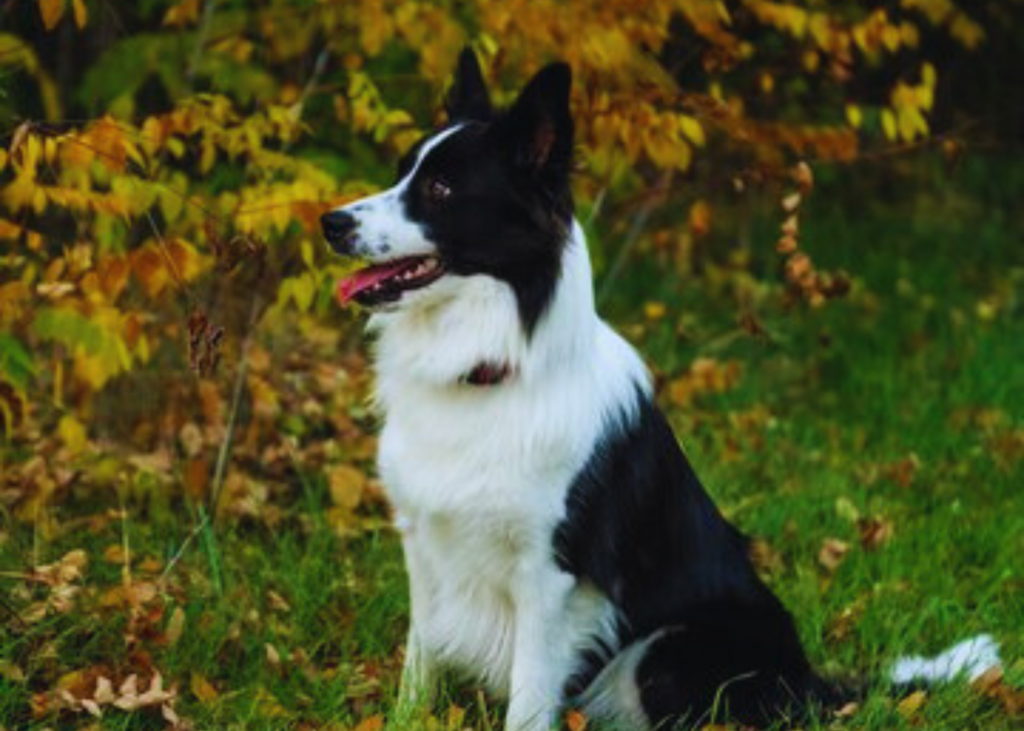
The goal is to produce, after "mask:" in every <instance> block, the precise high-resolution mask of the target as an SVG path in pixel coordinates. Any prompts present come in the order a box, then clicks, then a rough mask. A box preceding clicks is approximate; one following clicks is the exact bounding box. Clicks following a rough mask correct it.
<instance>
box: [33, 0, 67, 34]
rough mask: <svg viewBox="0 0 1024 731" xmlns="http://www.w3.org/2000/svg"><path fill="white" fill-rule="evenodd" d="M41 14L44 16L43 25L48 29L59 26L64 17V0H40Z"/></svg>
mask: <svg viewBox="0 0 1024 731" xmlns="http://www.w3.org/2000/svg"><path fill="white" fill-rule="evenodd" d="M38 2H39V14H40V15H41V16H42V17H43V26H44V27H45V28H46V30H47V31H51V30H53V29H54V28H56V27H57V24H58V23H59V22H60V19H61V18H62V17H64V0H38Z"/></svg>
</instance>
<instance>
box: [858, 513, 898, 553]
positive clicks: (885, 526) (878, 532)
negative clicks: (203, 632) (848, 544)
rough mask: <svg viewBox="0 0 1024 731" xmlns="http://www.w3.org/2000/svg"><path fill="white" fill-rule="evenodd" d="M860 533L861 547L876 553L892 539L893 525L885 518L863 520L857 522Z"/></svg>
mask: <svg viewBox="0 0 1024 731" xmlns="http://www.w3.org/2000/svg"><path fill="white" fill-rule="evenodd" d="M857 530H859V531H860V545H861V546H863V547H864V550H866V551H874V550H876V549H878V548H880V547H881V546H883V545H884V544H886V543H888V542H889V540H890V539H891V538H892V534H893V525H892V523H891V522H890V521H888V520H885V519H884V518H863V519H861V520H859V521H857Z"/></svg>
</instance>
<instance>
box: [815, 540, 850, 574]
mask: <svg viewBox="0 0 1024 731" xmlns="http://www.w3.org/2000/svg"><path fill="white" fill-rule="evenodd" d="M849 550H850V544H848V543H847V542H846V541H841V540H839V539H838V538H826V539H825V540H824V541H822V543H821V550H820V551H818V563H819V564H821V565H822V567H823V568H824V569H825V570H826V571H828V572H829V573H833V572H834V571H835V570H836V569H838V568H839V565H840V564H841V563H842V562H843V559H845V558H846V554H847V553H848V552H849Z"/></svg>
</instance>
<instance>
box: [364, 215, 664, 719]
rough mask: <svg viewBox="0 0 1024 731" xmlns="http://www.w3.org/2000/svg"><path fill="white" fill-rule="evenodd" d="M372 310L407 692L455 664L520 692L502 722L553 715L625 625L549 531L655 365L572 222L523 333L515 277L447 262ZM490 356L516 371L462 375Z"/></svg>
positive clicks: (498, 689)
mask: <svg viewBox="0 0 1024 731" xmlns="http://www.w3.org/2000/svg"><path fill="white" fill-rule="evenodd" d="M371 328H372V329H373V330H374V331H376V333H377V335H378V340H377V344H376V367H377V377H378V379H377V394H376V397H377V403H378V406H379V408H380V410H381V411H382V412H383V416H384V430H383V433H382V434H381V439H380V454H379V466H380V472H381V476H382V477H383V480H384V483H385V485H386V486H387V490H388V494H389V496H390V498H391V500H392V502H393V504H394V505H395V507H396V511H397V513H398V516H399V521H400V523H401V524H402V525H403V526H404V531H403V542H404V546H405V554H406V562H407V567H408V570H409V575H410V585H411V594H412V627H411V630H410V638H409V645H408V650H407V652H408V658H407V671H406V694H407V696H413V695H415V694H417V693H419V692H423V691H429V687H425V686H430V685H431V684H432V683H433V682H434V681H435V679H436V676H437V671H438V670H439V669H441V668H455V669H460V670H463V671H465V672H467V673H470V674H472V675H474V676H477V677H479V678H480V679H481V680H482V681H483V682H484V683H485V684H486V685H487V686H488V688H489V689H490V690H491V691H492V692H494V693H496V694H498V695H501V696H505V697H507V698H508V699H509V713H508V727H509V728H511V729H517V730H518V729H547V728H550V727H551V725H552V723H553V722H554V720H555V716H554V714H555V713H556V710H557V706H558V703H559V701H560V698H559V695H560V690H561V688H562V687H563V685H564V683H565V682H566V680H567V679H568V678H569V676H570V675H571V672H572V669H573V667H572V664H573V661H574V658H575V657H576V656H577V654H578V652H579V650H580V649H581V648H582V647H584V646H585V645H587V643H590V642H592V641H593V638H594V637H595V636H596V637H600V638H602V639H603V640H604V641H606V642H608V643H611V644H614V641H615V633H614V631H613V627H614V619H615V614H614V610H613V608H612V606H611V604H610V603H609V602H608V601H607V600H606V599H605V598H604V597H603V595H602V594H601V593H600V592H598V591H597V590H596V589H595V588H593V587H591V586H588V585H585V584H579V583H577V582H576V581H575V579H573V578H572V577H571V576H569V575H567V574H565V573H564V572H562V571H560V570H559V569H558V567H557V566H556V565H555V562H554V556H553V553H552V552H553V546H552V537H553V534H554V531H555V528H556V526H557V525H558V523H559V522H560V521H561V520H562V518H563V517H564V515H565V509H566V496H567V493H568V490H569V488H570V486H571V483H572V480H573V478H574V477H575V476H576V474H577V473H578V472H579V470H580V469H581V468H582V467H583V465H584V463H585V461H586V460H587V458H588V457H589V455H590V453H591V451H592V449H593V446H594V444H595V442H596V441H597V440H598V438H599V436H600V434H601V433H602V432H603V431H604V430H605V429H607V428H609V427H610V426H613V425H615V423H616V422H620V421H629V420H630V419H632V418H633V416H634V414H633V410H634V402H635V395H636V389H637V388H638V387H639V388H641V389H643V390H649V388H650V386H649V381H648V376H647V373H646V370H645V368H644V366H643V364H642V363H641V361H640V359H639V357H638V356H637V355H636V353H635V351H634V350H633V349H632V348H631V347H630V346H629V345H628V344H627V343H626V342H625V341H624V340H622V339H621V338H620V337H619V336H618V335H617V334H615V333H614V332H613V331H612V330H611V328H609V327H608V326H607V325H606V324H605V323H604V322H602V321H601V320H600V319H599V318H598V317H597V315H596V314H595V311H594V303H593V293H592V287H591V272H590V263H589V259H588V255H587V250H586V245H585V242H584V238H583V234H582V231H581V229H580V228H579V226H578V225H574V227H573V231H572V238H571V240H570V241H569V242H567V245H566V248H565V250H564V255H563V261H562V273H561V280H560V281H559V284H558V287H557V290H556V292H555V295H554V299H553V301H552V303H551V306H550V307H549V309H548V310H547V311H546V312H545V313H544V315H543V316H542V317H541V319H540V321H539V322H538V324H537V327H536V328H535V330H534V332H533V334H532V336H531V337H530V338H529V339H528V338H527V336H526V334H525V333H524V332H523V328H522V324H521V321H520V318H519V313H518V310H517V308H516V301H515V297H514V295H513V293H512V290H511V289H510V288H509V286H508V285H507V284H504V283H503V282H500V281H498V280H496V279H493V278H490V277H486V276H471V277H457V276H453V275H446V276H444V277H443V278H442V279H441V280H439V281H438V282H436V283H435V284H433V285H431V286H430V287H427V288H425V289H423V290H419V291H416V292H411V293H408V294H407V295H406V296H405V297H404V298H403V300H402V303H401V306H399V307H397V308H394V309H392V310H390V311H387V312H381V313H378V314H375V315H374V316H373V318H372V321H371ZM481 362H498V363H505V364H508V365H509V366H510V368H511V370H512V376H511V377H510V379H509V380H508V381H507V382H505V383H503V384H501V385H500V386H497V387H478V386H472V385H465V384H461V383H460V377H461V376H463V375H464V374H466V373H467V372H469V371H470V370H471V369H472V368H473V367H474V366H475V365H476V364H478V363H481Z"/></svg>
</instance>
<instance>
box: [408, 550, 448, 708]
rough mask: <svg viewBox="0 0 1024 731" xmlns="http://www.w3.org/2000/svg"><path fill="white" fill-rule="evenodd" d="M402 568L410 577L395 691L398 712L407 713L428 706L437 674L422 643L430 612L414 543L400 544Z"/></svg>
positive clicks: (424, 569) (425, 572) (425, 570)
mask: <svg viewBox="0 0 1024 731" xmlns="http://www.w3.org/2000/svg"><path fill="white" fill-rule="evenodd" d="M403 544H404V549H405V567H406V573H407V574H408V575H409V605H410V607H409V609H410V612H409V636H408V639H407V641H406V644H405V663H404V665H403V667H402V682H401V685H400V687H399V689H398V704H399V709H400V711H404V712H409V711H411V710H413V709H415V708H417V707H418V706H421V705H429V704H430V703H431V702H432V701H433V699H434V693H435V692H436V690H437V684H438V681H439V677H438V676H439V671H438V668H437V663H436V661H435V659H434V657H433V656H432V655H431V654H430V650H429V649H428V648H427V647H426V645H425V644H424V642H423V635H422V633H423V628H424V623H425V622H427V621H429V619H430V618H429V617H427V616H424V615H425V613H426V612H427V611H428V609H429V601H430V597H429V594H428V593H427V592H428V591H429V586H428V584H429V581H430V578H429V576H428V571H429V568H428V567H427V566H426V565H425V564H424V563H423V562H421V561H420V560H419V556H418V554H417V552H416V547H415V545H414V544H413V541H412V540H411V539H410V538H409V537H408V536H407V537H406V540H404V541H403Z"/></svg>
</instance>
